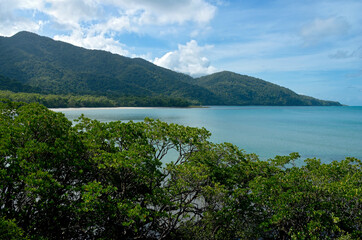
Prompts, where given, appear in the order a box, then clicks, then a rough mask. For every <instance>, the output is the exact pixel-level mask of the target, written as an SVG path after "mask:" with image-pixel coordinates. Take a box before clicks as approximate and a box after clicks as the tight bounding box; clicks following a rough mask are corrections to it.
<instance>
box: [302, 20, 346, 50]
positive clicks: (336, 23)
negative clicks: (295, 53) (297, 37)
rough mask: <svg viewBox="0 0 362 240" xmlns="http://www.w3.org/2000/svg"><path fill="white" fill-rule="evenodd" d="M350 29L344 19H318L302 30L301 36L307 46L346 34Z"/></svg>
mask: <svg viewBox="0 0 362 240" xmlns="http://www.w3.org/2000/svg"><path fill="white" fill-rule="evenodd" d="M349 27H350V25H349V24H348V22H347V21H346V20H345V19H344V18H342V17H331V18H326V19H319V18H317V19H315V20H314V21H313V22H311V23H309V24H307V25H305V26H304V27H303V28H302V30H301V36H302V38H303V40H304V43H305V45H314V44H317V43H319V42H321V41H323V40H324V39H327V38H329V37H333V36H341V35H344V34H346V33H347V32H348V29H349Z"/></svg>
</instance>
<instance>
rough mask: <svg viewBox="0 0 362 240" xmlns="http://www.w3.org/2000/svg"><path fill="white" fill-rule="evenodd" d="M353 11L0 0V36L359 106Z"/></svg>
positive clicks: (201, 1)
mask: <svg viewBox="0 0 362 240" xmlns="http://www.w3.org/2000/svg"><path fill="white" fill-rule="evenodd" d="M361 13H362V1H361V0H298V1H295V0H239V1H231V0H0V35H1V36H12V35H14V34H15V33H17V32H19V31H30V32H34V33H37V34H39V35H42V36H47V37H50V38H53V39H55V40H60V41H65V42H68V43H71V44H73V45H77V46H81V47H84V48H88V49H101V50H106V51H109V52H112V53H116V54H120V55H123V56H127V57H132V58H134V57H141V58H144V59H146V60H148V61H150V62H153V63H154V64H156V65H159V66H162V67H165V68H169V69H172V70H174V71H178V72H182V73H186V74H189V75H191V76H193V77H199V76H203V75H207V74H212V73H214V72H219V71H224V70H226V71H233V72H236V73H239V74H245V75H249V76H253V77H257V78H261V79H263V80H266V81H269V82H272V83H275V84H278V85H281V86H284V87H287V88H290V89H291V90H293V91H295V92H297V93H299V94H304V95H308V96H313V97H316V98H320V99H324V100H335V101H339V102H341V103H342V104H346V105H358V106H362V14H361Z"/></svg>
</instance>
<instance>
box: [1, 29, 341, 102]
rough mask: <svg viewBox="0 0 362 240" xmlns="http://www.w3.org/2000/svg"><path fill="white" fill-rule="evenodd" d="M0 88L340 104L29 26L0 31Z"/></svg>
mask: <svg viewBox="0 0 362 240" xmlns="http://www.w3.org/2000/svg"><path fill="white" fill-rule="evenodd" d="M0 90H8V91H12V92H16V95H21V93H24V92H25V93H39V94H52V95H61V96H62V98H65V96H71V95H72V96H73V95H74V96H87V98H89V96H94V97H96V98H101V99H102V100H101V101H99V102H97V104H98V103H99V104H101V103H102V104H105V105H102V106H109V105H110V104H111V103H110V101H111V102H112V101H113V102H114V103H115V104H116V105H117V106H124V105H129V106H155V105H157V106H179V105H185V104H186V103H187V104H189V105H278V106H290V105H294V106H316V105H317V106H331V105H333V106H340V105H341V104H340V103H338V102H332V101H323V100H319V99H315V98H311V97H306V96H302V95H299V94H297V93H295V92H293V91H291V90H289V89H287V88H284V87H281V86H278V85H276V84H272V83H269V82H267V81H264V80H261V79H257V78H253V77H250V76H245V75H240V74H236V73H232V72H225V71H224V72H220V73H215V74H211V75H209V76H205V77H201V78H192V77H191V76H188V75H185V74H182V73H178V72H174V71H171V70H168V69H165V68H162V67H158V66H156V65H154V64H152V63H150V62H148V61H146V60H143V59H141V58H133V59H132V58H127V57H124V56H120V55H117V54H112V53H109V52H105V51H99V50H88V49H84V48H80V47H76V46H73V45H71V44H68V43H64V42H60V41H54V40H52V39H50V38H47V37H41V36H38V35H36V34H33V33H29V32H19V33H17V34H15V35H14V36H12V37H0ZM13 96H15V95H13ZM19 98H20V97H19ZM12 99H14V98H12ZM104 99H109V101H108V100H107V101H104ZM134 99H135V100H134ZM148 99H151V100H148ZM98 100H99V99H98ZM162 100H164V101H162ZM69 101H72V100H69ZM173 101H175V103H173ZM63 102H64V101H63ZM134 102H137V103H134ZM165 102H166V103H165ZM167 102H168V103H167ZM180 102H183V103H182V104H181V103H180ZM43 103H44V104H47V103H46V102H43ZM47 106H50V105H47Z"/></svg>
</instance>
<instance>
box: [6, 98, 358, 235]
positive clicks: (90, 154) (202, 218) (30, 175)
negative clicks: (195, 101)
mask: <svg viewBox="0 0 362 240" xmlns="http://www.w3.org/2000/svg"><path fill="white" fill-rule="evenodd" d="M0 111H1V118H0V238H1V239H22V238H25V239H26V238H28V239H358V238H359V237H360V236H361V234H362V232H361V229H362V225H361V222H362V219H361V218H362V211H361V209H362V208H361V200H362V198H361V192H362V171H361V161H360V160H358V159H355V158H347V159H345V160H342V161H339V162H337V161H336V162H332V163H330V164H322V163H321V162H320V160H318V159H307V160H305V163H304V165H303V166H301V167H296V166H295V164H294V162H295V160H296V159H298V158H299V154H297V153H292V154H290V155H289V156H277V157H275V158H274V159H271V160H269V161H260V160H259V159H258V157H257V156H256V155H254V154H246V153H245V152H244V151H242V150H240V149H238V148H237V147H236V146H234V145H232V144H229V143H223V144H213V143H211V142H209V141H208V138H209V137H210V133H209V132H208V131H207V130H206V129H203V128H192V127H187V126H182V125H177V124H168V123H165V122H161V121H159V120H152V119H145V121H143V122H137V123H134V122H132V121H131V122H110V123H102V122H99V121H96V120H91V119H87V118H85V117H84V116H81V117H80V118H79V119H78V120H77V122H76V123H74V124H72V123H71V122H70V121H68V120H67V119H66V118H65V117H64V115H63V114H61V113H55V112H52V111H50V110H48V109H47V108H45V107H44V106H41V105H39V104H25V103H15V102H10V101H7V100H2V101H0Z"/></svg>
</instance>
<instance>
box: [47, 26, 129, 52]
mask: <svg viewBox="0 0 362 240" xmlns="http://www.w3.org/2000/svg"><path fill="white" fill-rule="evenodd" d="M54 39H55V40H59V41H64V42H68V43H70V44H73V45H75V46H79V47H84V48H87V49H101V50H105V51H108V52H112V53H116V54H120V55H123V56H130V53H129V52H128V51H127V50H125V46H124V45H123V44H121V43H119V42H118V41H116V40H114V39H113V38H110V37H108V38H107V37H106V36H105V35H104V34H91V33H83V32H81V31H73V33H72V34H71V35H69V36H68V35H56V36H54Z"/></svg>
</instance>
